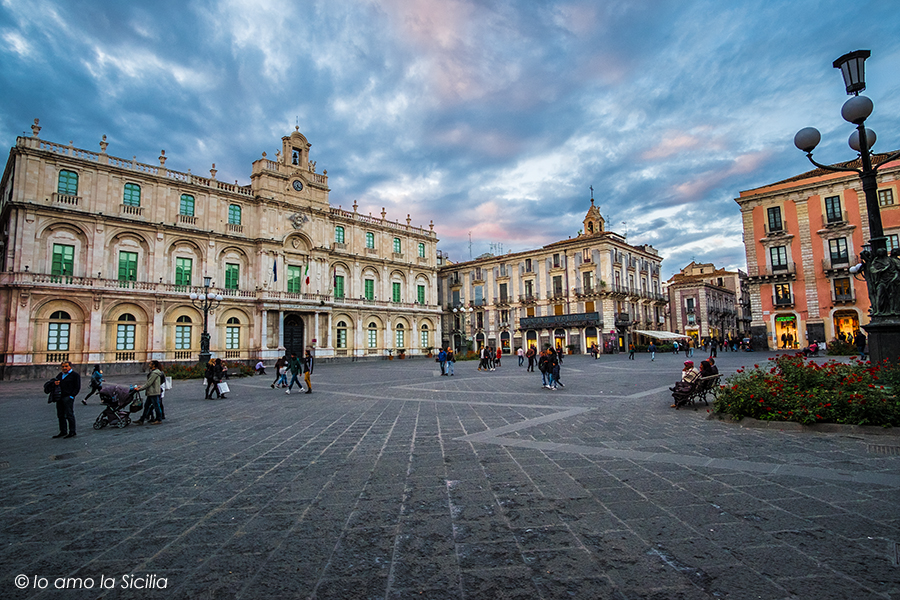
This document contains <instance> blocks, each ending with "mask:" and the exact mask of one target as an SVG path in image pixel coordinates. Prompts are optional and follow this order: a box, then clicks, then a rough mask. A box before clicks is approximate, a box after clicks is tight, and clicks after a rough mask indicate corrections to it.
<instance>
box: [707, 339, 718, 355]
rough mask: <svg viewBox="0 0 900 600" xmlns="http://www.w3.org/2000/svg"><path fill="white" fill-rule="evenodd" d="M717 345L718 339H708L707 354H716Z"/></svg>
mask: <svg viewBox="0 0 900 600" xmlns="http://www.w3.org/2000/svg"><path fill="white" fill-rule="evenodd" d="M718 347H719V340H717V339H716V338H712V339H711V340H709V355H710V356H714V357H715V356H718V355H719V354H718V352H717V351H716V350H717V349H718Z"/></svg>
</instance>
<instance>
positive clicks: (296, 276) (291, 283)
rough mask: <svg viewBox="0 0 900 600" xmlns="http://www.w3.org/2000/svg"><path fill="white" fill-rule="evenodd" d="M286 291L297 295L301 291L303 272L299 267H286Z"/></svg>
mask: <svg viewBox="0 0 900 600" xmlns="http://www.w3.org/2000/svg"><path fill="white" fill-rule="evenodd" d="M287 277H288V280H287V291H288V292H289V293H291V294H299V293H300V290H301V289H302V283H303V271H302V269H301V268H300V267H295V266H291V265H288V268H287Z"/></svg>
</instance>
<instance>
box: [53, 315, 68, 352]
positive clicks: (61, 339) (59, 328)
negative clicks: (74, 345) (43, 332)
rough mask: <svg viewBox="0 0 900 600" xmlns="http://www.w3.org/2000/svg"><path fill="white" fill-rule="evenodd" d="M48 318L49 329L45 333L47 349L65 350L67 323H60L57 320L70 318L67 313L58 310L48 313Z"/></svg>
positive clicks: (66, 345) (66, 348) (54, 350)
mask: <svg viewBox="0 0 900 600" xmlns="http://www.w3.org/2000/svg"><path fill="white" fill-rule="evenodd" d="M50 319H51V320H50V329H49V331H48V333H47V351H48V352H60V351H63V352H64V351H67V350H68V349H69V323H60V322H59V321H69V320H71V317H70V316H69V313H67V312H65V311H62V310H58V311H56V312H55V313H53V314H52V315H50Z"/></svg>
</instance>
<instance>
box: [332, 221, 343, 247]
mask: <svg viewBox="0 0 900 600" xmlns="http://www.w3.org/2000/svg"><path fill="white" fill-rule="evenodd" d="M334 242H335V243H336V244H343V243H344V228H343V227H342V226H340V225H338V226H337V227H335V228H334Z"/></svg>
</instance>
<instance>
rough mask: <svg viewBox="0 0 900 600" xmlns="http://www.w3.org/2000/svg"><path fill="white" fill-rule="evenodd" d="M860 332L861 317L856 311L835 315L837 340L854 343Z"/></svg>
mask: <svg viewBox="0 0 900 600" xmlns="http://www.w3.org/2000/svg"><path fill="white" fill-rule="evenodd" d="M857 331H859V315H858V314H857V312H856V311H855V310H839V311H835V313H834V337H835V339H838V340H842V341H844V342H848V343H850V344H852V343H853V340H854V339H855V338H856V332H857Z"/></svg>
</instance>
